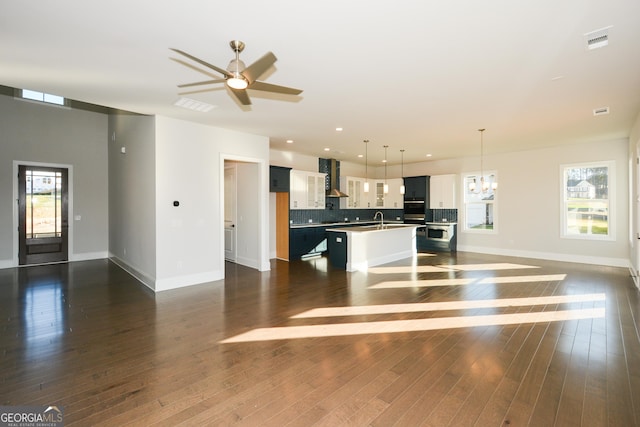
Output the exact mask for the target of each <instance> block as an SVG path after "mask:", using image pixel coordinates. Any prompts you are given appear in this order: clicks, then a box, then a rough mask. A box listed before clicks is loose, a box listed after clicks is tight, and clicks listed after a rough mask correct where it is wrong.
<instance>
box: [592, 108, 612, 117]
mask: <svg viewBox="0 0 640 427" xmlns="http://www.w3.org/2000/svg"><path fill="white" fill-rule="evenodd" d="M605 114H609V107H600V108H595V109H594V110H593V115H594V116H604V115H605Z"/></svg>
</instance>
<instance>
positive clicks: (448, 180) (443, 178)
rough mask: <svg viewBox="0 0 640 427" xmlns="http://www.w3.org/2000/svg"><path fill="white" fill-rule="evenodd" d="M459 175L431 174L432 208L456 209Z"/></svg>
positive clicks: (430, 199) (430, 205)
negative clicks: (457, 179) (457, 178)
mask: <svg viewBox="0 0 640 427" xmlns="http://www.w3.org/2000/svg"><path fill="white" fill-rule="evenodd" d="M456 177H457V175H454V174H449V175H431V178H430V179H429V207H430V208H431V209H456Z"/></svg>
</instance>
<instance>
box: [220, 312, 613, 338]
mask: <svg viewBox="0 0 640 427" xmlns="http://www.w3.org/2000/svg"><path fill="white" fill-rule="evenodd" d="M604 315H605V309H604V308H590V309H582V310H561V311H544V312H533V313H513V314H493V315H486V316H459V317H443V318H436V319H411V320H391V321H381V322H357V323H338V324H330V325H307V326H285V327H277V328H259V329H253V330H251V331H249V332H246V333H243V334H239V335H236V336H234V337H230V338H227V339H225V340H222V341H220V343H222V344H228V343H240V342H254V341H270V340H285V339H298V338H318V337H330V336H349V335H366V334H386V333H396V332H419V331H431V330H437V329H452V328H470V327H477V326H498V325H515V324H521V323H541V322H559V321H565V320H578V319H595V318H602V317H604Z"/></svg>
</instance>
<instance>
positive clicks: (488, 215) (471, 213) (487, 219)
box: [463, 171, 498, 232]
mask: <svg viewBox="0 0 640 427" xmlns="http://www.w3.org/2000/svg"><path fill="white" fill-rule="evenodd" d="M463 188H464V229H465V230H466V231H478V232H494V231H495V230H496V228H495V227H496V224H495V206H496V194H497V188H498V175H497V173H496V172H495V171H490V172H485V173H484V174H483V175H482V176H481V175H480V174H473V175H466V176H464V177H463Z"/></svg>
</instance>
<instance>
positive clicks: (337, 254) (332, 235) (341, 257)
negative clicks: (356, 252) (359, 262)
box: [327, 231, 347, 270]
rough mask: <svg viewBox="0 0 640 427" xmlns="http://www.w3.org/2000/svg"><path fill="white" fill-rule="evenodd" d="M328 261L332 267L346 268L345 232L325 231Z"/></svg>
mask: <svg viewBox="0 0 640 427" xmlns="http://www.w3.org/2000/svg"><path fill="white" fill-rule="evenodd" d="M327 248H328V249H329V262H330V263H331V265H332V266H333V267H336V268H341V269H344V270H346V269H347V233H341V232H338V231H330V232H328V233H327Z"/></svg>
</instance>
